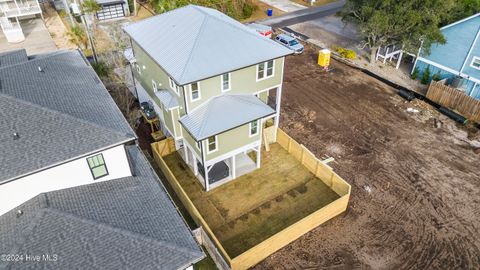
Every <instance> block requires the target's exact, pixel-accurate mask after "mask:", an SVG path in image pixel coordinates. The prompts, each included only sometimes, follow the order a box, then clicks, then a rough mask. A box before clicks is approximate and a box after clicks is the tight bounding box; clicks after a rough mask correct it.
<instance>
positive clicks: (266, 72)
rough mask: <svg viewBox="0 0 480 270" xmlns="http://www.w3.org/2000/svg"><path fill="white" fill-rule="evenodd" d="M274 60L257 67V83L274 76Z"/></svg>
mask: <svg viewBox="0 0 480 270" xmlns="http://www.w3.org/2000/svg"><path fill="white" fill-rule="evenodd" d="M273 64H274V60H270V61H267V62H264V63H261V64H258V65H257V81H259V80H263V79H266V78H270V77H272V76H273V74H274V68H273Z"/></svg>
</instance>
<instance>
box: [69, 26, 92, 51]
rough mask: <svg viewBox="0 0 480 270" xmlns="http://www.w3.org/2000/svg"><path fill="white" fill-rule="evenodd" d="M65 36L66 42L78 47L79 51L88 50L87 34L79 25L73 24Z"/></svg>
mask: <svg viewBox="0 0 480 270" xmlns="http://www.w3.org/2000/svg"><path fill="white" fill-rule="evenodd" d="M67 36H68V40H69V41H70V42H72V43H73V44H75V45H77V46H78V47H80V49H82V50H86V49H87V48H88V37H87V34H86V33H85V30H83V28H82V27H81V26H80V25H78V24H74V25H73V26H72V28H71V29H70V31H68V32H67Z"/></svg>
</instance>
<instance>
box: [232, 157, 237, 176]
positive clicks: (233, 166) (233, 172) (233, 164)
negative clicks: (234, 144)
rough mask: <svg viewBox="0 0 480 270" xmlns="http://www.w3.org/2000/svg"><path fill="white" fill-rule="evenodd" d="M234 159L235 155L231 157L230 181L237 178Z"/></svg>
mask: <svg viewBox="0 0 480 270" xmlns="http://www.w3.org/2000/svg"><path fill="white" fill-rule="evenodd" d="M235 157H236V155H233V156H232V179H235V178H236V177H237V175H236V172H235Z"/></svg>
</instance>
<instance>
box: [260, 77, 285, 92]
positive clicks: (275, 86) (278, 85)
mask: <svg viewBox="0 0 480 270" xmlns="http://www.w3.org/2000/svg"><path fill="white" fill-rule="evenodd" d="M282 80H283V73H282ZM281 85H282V84H281V83H280V84H277V85H274V86H270V87H268V88H265V89H262V90H260V91H257V92H254V93H253V95H258V94H261V93H263V92H265V91H269V90H272V89H274V88H277V87H280V86H281Z"/></svg>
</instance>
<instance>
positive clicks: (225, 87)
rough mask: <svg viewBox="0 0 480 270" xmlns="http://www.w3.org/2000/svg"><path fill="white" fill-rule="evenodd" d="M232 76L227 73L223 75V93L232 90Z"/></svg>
mask: <svg viewBox="0 0 480 270" xmlns="http://www.w3.org/2000/svg"><path fill="white" fill-rule="evenodd" d="M230 76H231V75H230V73H225V74H223V75H222V92H227V91H229V90H230V88H231V84H230Z"/></svg>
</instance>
